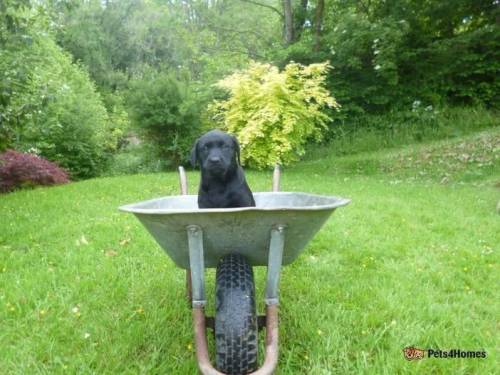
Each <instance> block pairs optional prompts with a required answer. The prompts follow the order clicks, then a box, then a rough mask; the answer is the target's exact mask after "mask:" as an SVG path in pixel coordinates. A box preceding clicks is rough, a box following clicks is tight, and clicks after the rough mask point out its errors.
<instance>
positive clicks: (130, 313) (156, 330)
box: [0, 128, 500, 374]
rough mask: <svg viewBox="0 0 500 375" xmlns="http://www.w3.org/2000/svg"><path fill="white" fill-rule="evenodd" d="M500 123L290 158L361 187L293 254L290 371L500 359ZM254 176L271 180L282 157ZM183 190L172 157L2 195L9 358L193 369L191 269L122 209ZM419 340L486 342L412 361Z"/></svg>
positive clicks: (289, 186) (91, 366)
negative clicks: (142, 168) (376, 147)
mask: <svg viewBox="0 0 500 375" xmlns="http://www.w3.org/2000/svg"><path fill="white" fill-rule="evenodd" d="M499 134H500V131H499V129H498V128H497V129H492V130H489V131H487V132H484V133H481V134H478V135H473V136H470V137H468V138H461V139H457V140H455V141H444V142H440V143H433V144H425V145H420V146H414V147H411V148H406V149H391V150H389V151H386V152H383V151H380V152H374V153H362V154H356V155H352V156H335V152H332V151H331V150H330V152H329V151H328V150H319V151H317V152H316V154H315V155H312V156H311V157H310V158H308V160H306V161H305V162H303V163H301V164H299V165H297V166H295V167H293V168H290V169H285V171H284V173H283V177H282V189H283V190H287V191H305V192H311V193H319V194H332V195H338V196H343V197H349V198H351V199H352V200H353V201H352V204H351V205H349V206H348V207H345V208H342V209H339V210H338V211H336V212H335V213H334V215H333V216H332V218H331V219H330V220H329V221H328V222H327V224H326V225H325V227H324V228H323V229H322V230H321V232H320V233H319V234H318V235H317V236H316V237H315V238H314V239H313V240H312V242H311V243H310V245H309V246H308V247H307V249H306V250H305V251H304V253H303V254H302V255H301V256H300V257H299V259H298V260H297V261H296V262H295V263H294V264H292V265H291V266H289V267H286V268H284V270H283V275H282V281H281V309H280V340H281V341H280V364H279V370H278V373H279V374H346V373H351V374H373V373H377V374H396V373H413V374H431V373H435V374H440V373H449V374H494V373H496V371H497V370H496V369H497V368H498V311H499V307H500V306H499V303H498V301H499V298H498V297H499V296H498V282H499V279H498V274H499V273H498V250H499V248H498V244H499V243H500V216H499V215H498V213H497V212H496V210H495V206H496V204H497V201H498V199H499V198H500V193H499V189H498V187H495V184H497V183H498V182H499V181H500V173H499V146H498V142H499ZM463 154H469V156H468V157H464V156H463ZM429 155H430V156H429ZM440 160H441V161H442V162H439V161H440ZM471 160H472V161H471ZM479 164H482V165H481V166H480V165H479ZM422 172H424V173H423V174H422ZM471 176H472V177H471ZM188 178H189V181H190V184H191V186H194V185H196V184H197V180H198V174H197V173H195V172H190V173H189V174H188ZM248 180H249V183H250V185H251V187H252V189H253V190H254V191H263V190H269V189H270V180H271V173H270V172H255V171H249V172H248ZM177 191H178V183H177V176H176V174H175V173H161V174H150V175H135V176H125V177H115V178H101V179H95V180H88V181H83V182H79V183H74V184H70V185H66V186H60V187H54V188H44V189H36V190H29V191H19V192H15V193H12V194H8V195H3V196H1V197H0V212H1V216H0V228H1V229H0V347H1V348H0V353H1V355H0V368H1V372H2V373H5V374H195V373H196V362H195V357H194V347H193V338H192V328H191V316H190V312H189V310H188V308H187V305H186V301H185V299H184V273H183V272H182V271H181V270H179V269H177V268H176V267H175V266H174V265H173V263H172V261H170V259H169V258H168V257H167V256H165V255H164V254H163V252H162V250H161V249H160V248H159V247H158V246H157V245H156V244H155V243H154V242H153V240H152V238H151V237H150V236H149V235H148V234H147V233H146V231H145V230H144V229H143V228H142V227H141V225H140V224H139V223H138V222H137V220H136V219H135V218H134V217H133V216H131V215H127V214H124V213H120V212H118V211H117V207H118V206H119V205H121V204H124V203H130V202H135V201H139V200H143V199H149V198H152V197H157V196H163V195H171V194H176V193H177ZM264 275H265V270H264V269H258V270H257V272H256V279H257V284H258V293H259V296H262V292H263V282H264ZM208 282H209V284H208V285H209V288H208V289H209V290H210V295H209V297H210V298H211V299H210V301H213V271H211V272H210V273H209V281H208ZM260 307H261V308H262V303H261V304H260ZM209 311H213V303H212V304H211V306H210V307H209ZM409 345H415V346H416V347H419V348H423V349H425V348H440V349H443V350H444V349H453V348H460V349H462V350H482V349H484V350H486V352H487V358H486V359H431V358H426V359H424V360H421V361H417V362H408V361H406V360H405V359H404V358H403V355H402V349H403V348H404V347H406V346H409Z"/></svg>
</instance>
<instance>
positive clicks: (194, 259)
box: [187, 225, 206, 307]
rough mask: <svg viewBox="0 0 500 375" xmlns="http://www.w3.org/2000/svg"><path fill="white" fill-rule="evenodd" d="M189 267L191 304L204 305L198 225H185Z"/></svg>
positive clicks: (202, 267) (199, 230)
mask: <svg viewBox="0 0 500 375" xmlns="http://www.w3.org/2000/svg"><path fill="white" fill-rule="evenodd" d="M187 235H188V245H189V269H190V271H191V288H192V298H193V299H192V305H193V307H195V306H205V304H206V299H205V265H204V258H203V231H202V230H201V228H200V227H199V226H198V225H189V226H188V227H187Z"/></svg>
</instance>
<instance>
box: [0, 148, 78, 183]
mask: <svg viewBox="0 0 500 375" xmlns="http://www.w3.org/2000/svg"><path fill="white" fill-rule="evenodd" d="M67 182H69V177H68V173H67V172H66V171H65V170H64V169H62V168H61V167H59V166H58V165H57V164H55V163H52V162H50V161H48V160H45V159H43V158H41V157H39V156H36V155H32V154H27V153H22V152H17V151H13V150H7V151H5V152H4V153H1V154H0V192H4V193H6V192H9V191H11V190H14V189H17V188H23V187H33V186H38V185H56V184H65V183H67Z"/></svg>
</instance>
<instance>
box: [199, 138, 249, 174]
mask: <svg viewBox="0 0 500 375" xmlns="http://www.w3.org/2000/svg"><path fill="white" fill-rule="evenodd" d="M197 164H199V165H200V167H201V170H202V172H203V173H206V174H208V175H211V176H213V177H223V176H225V175H226V174H227V173H228V172H230V171H232V170H235V169H236V167H237V166H238V164H240V145H239V144H238V141H237V140H236V137H234V136H233V135H230V134H227V133H224V132H222V131H220V130H211V131H209V132H208V133H205V134H204V135H203V136H201V137H200V138H199V139H198V140H197V141H196V142H195V144H194V146H193V149H192V150H191V165H192V166H193V167H195V166H196V165H197Z"/></svg>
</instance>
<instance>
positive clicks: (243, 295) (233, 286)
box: [120, 167, 350, 375]
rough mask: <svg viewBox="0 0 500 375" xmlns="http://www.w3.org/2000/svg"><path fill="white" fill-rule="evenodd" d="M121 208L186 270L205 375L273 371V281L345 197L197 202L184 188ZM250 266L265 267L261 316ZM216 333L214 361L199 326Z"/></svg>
mask: <svg viewBox="0 0 500 375" xmlns="http://www.w3.org/2000/svg"><path fill="white" fill-rule="evenodd" d="M179 172H180V185H181V192H182V195H178V196H169V197H164V198H158V199H153V200H148V201H143V202H139V203H134V204H129V205H125V206H122V207H120V210H122V211H125V212H131V213H133V214H134V215H135V216H136V217H137V218H138V219H139V221H140V222H141V223H142V224H143V225H144V226H145V227H146V229H147V230H148V231H149V233H150V234H151V235H152V236H153V237H154V238H155V240H156V241H157V242H158V244H159V245H160V246H161V247H162V248H163V250H165V252H166V253H167V255H168V256H169V257H170V258H171V259H172V260H173V261H174V263H175V264H176V265H177V266H178V267H180V268H183V269H185V270H186V283H187V290H188V298H189V300H190V303H191V306H192V315H193V326H194V335H195V345H196V357H197V361H198V367H199V369H200V372H201V373H202V374H204V375H223V374H249V373H251V374H258V375H262V374H272V373H273V372H274V370H275V369H276V366H277V363H278V302H279V298H278V286H279V279H280V271H281V266H284V265H287V264H290V263H292V262H293V261H294V260H295V259H296V258H297V256H298V255H299V254H300V252H301V251H302V250H303V249H304V247H305V246H306V244H307V243H308V241H309V240H310V239H311V238H312V237H313V236H314V235H315V234H316V233H317V232H318V231H319V229H320V228H321V226H322V225H323V224H324V223H325V222H326V220H327V219H328V218H329V217H330V215H331V214H332V213H333V211H335V209H336V208H338V207H341V206H345V205H347V204H348V203H349V202H350V200H348V199H344V198H339V197H333V196H320V195H314V194H307V193H291V192H279V179H280V171H279V168H278V167H277V168H275V171H274V175H273V192H269V193H254V198H255V203H256V207H243V208H225V209H199V208H198V203H197V196H196V195H187V182H186V176H185V173H184V169H183V168H182V167H180V168H179ZM253 266H267V280H266V290H265V304H266V315H265V316H258V315H257V312H256V307H255V306H256V305H255V286H254V280H253V270H252V267H253ZM205 268H217V275H216V293H215V294H216V306H215V317H214V318H213V317H205V312H204V307H205V305H206V298H205V278H204V270H205ZM207 326H208V327H210V328H212V329H213V330H214V332H215V346H216V367H217V369H215V368H214V367H213V366H212V364H211V362H210V359H209V355H208V347H207V339H206V327H207ZM264 326H265V328H266V348H265V360H264V363H263V365H262V367H260V368H259V369H257V351H258V346H257V340H258V329H259V328H263V327H264Z"/></svg>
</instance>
